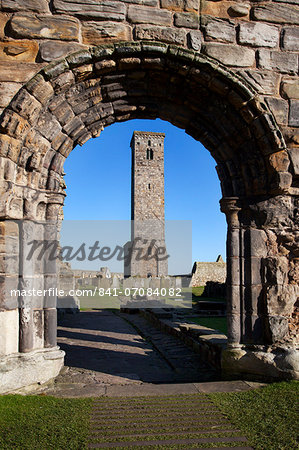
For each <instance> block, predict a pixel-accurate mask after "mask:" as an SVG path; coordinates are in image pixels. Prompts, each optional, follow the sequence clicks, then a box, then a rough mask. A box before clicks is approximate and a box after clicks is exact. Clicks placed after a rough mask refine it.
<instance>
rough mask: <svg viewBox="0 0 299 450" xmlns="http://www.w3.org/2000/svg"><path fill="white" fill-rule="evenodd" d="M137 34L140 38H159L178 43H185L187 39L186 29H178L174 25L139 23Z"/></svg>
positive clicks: (137, 37)
mask: <svg viewBox="0 0 299 450" xmlns="http://www.w3.org/2000/svg"><path fill="white" fill-rule="evenodd" d="M135 35H136V39H138V40H142V39H148V40H157V41H163V42H170V43H172V44H177V45H184V43H185V40H186V31H185V30H177V29H174V28H172V27H156V26H148V25H137V26H136V28H135Z"/></svg>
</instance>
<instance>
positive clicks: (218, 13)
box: [201, 0, 249, 19]
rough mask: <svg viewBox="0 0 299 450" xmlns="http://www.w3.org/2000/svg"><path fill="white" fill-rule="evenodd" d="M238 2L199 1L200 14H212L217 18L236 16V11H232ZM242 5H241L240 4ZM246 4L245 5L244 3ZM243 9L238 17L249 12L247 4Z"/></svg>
mask: <svg viewBox="0 0 299 450" xmlns="http://www.w3.org/2000/svg"><path fill="white" fill-rule="evenodd" d="M237 5H238V4H237V3H236V2H234V1H225V0H222V1H205V2H202V3H201V16H202V17H203V16H205V15H208V16H212V17H218V18H228V19H229V18H230V17H236V13H235V12H234V11H233V8H235V7H236V6H237ZM241 6H243V5H241ZM246 6H247V5H246ZM244 11H245V10H243V12H242V15H241V16H239V17H242V16H243V15H247V14H248V12H249V8H248V6H247V9H246V11H245V13H244Z"/></svg>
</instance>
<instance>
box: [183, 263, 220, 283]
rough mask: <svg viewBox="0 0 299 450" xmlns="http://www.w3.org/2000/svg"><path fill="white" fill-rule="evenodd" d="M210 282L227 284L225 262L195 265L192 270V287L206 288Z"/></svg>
mask: <svg viewBox="0 0 299 450" xmlns="http://www.w3.org/2000/svg"><path fill="white" fill-rule="evenodd" d="M208 281H214V282H217V283H225V281H226V263H225V262H200V261H197V262H195V263H194V266H193V269H192V278H191V286H205V285H206V283H207V282H208Z"/></svg>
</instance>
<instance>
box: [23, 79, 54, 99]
mask: <svg viewBox="0 0 299 450" xmlns="http://www.w3.org/2000/svg"><path fill="white" fill-rule="evenodd" d="M26 89H27V91H29V92H30V93H31V94H32V95H34V97H35V98H36V99H37V100H38V101H39V102H41V103H42V104H43V105H45V104H46V103H47V101H48V100H49V99H50V98H51V97H52V95H53V94H54V90H53V88H52V86H51V84H50V83H49V82H47V81H45V79H44V77H43V76H42V75H40V74H37V75H36V76H35V77H34V78H32V79H31V80H30V81H28V83H27V84H26Z"/></svg>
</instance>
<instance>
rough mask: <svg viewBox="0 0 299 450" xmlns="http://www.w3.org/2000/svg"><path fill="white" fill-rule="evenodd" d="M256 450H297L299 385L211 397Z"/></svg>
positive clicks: (276, 384)
mask: <svg viewBox="0 0 299 450" xmlns="http://www.w3.org/2000/svg"><path fill="white" fill-rule="evenodd" d="M210 398H211V399H212V400H213V401H214V402H215V403H216V404H217V405H218V406H219V407H220V409H221V410H222V412H224V413H225V414H226V415H227V417H228V419H229V420H230V421H231V423H234V424H235V425H236V426H237V427H238V428H239V429H240V430H241V431H243V432H244V433H245V434H246V436H247V437H248V438H249V440H250V443H251V445H252V446H253V447H254V448H255V449H263V450H274V449H275V450H292V449H297V450H298V449H299V440H298V418H299V400H298V399H299V382H298V381H290V382H281V383H273V384H271V385H268V386H266V387H263V388H260V389H256V390H253V391H248V392H236V393H226V394H211V395H210Z"/></svg>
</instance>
